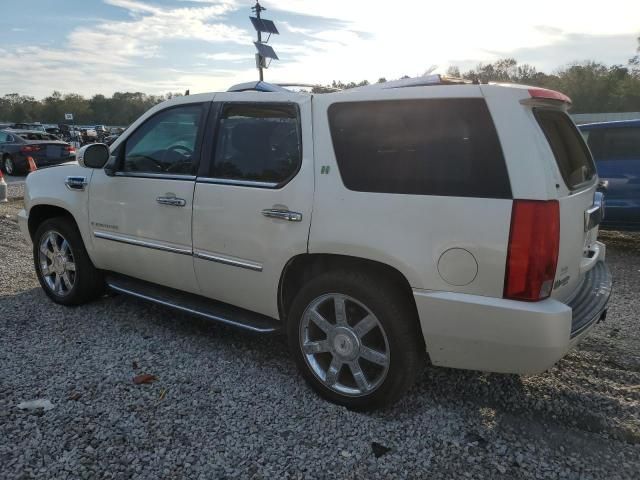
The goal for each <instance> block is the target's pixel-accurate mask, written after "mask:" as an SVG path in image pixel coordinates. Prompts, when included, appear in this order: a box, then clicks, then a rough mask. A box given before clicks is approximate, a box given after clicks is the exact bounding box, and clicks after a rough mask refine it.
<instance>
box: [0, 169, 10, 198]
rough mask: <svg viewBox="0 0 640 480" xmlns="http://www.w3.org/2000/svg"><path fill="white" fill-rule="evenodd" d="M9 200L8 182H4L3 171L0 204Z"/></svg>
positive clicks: (0, 182)
mask: <svg viewBox="0 0 640 480" xmlns="http://www.w3.org/2000/svg"><path fill="white" fill-rule="evenodd" d="M8 201H9V199H8V198H7V182H5V181H4V175H3V174H2V170H0V203H3V202H8Z"/></svg>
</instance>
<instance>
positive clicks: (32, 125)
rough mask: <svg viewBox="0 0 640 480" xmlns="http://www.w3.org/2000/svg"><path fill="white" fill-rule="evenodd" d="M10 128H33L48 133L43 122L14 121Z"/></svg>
mask: <svg viewBox="0 0 640 480" xmlns="http://www.w3.org/2000/svg"><path fill="white" fill-rule="evenodd" d="M10 128H11V129H13V130H31V131H35V132H43V133H46V130H45V129H44V125H42V124H41V123H14V124H13V125H11V127H10Z"/></svg>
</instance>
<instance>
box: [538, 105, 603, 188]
mask: <svg viewBox="0 0 640 480" xmlns="http://www.w3.org/2000/svg"><path fill="white" fill-rule="evenodd" d="M534 115H535V117H536V119H537V120H538V124H539V125H540V128H542V131H543V132H544V135H545V137H547V141H548V142H549V146H550V147H551V150H552V151H553V155H554V157H555V159H556V163H557V164H558V169H559V170H560V173H561V175H562V178H563V179H564V182H565V183H566V185H567V187H568V188H569V189H570V190H574V189H575V188H577V187H579V186H581V185H584V184H586V183H589V182H590V181H591V180H593V178H594V176H595V174H596V167H595V165H594V163H593V159H592V158H591V154H590V153H589V149H588V148H587V145H586V143H585V142H584V139H583V137H582V135H581V134H580V132H579V131H578V129H577V128H576V126H575V124H574V123H573V121H572V120H571V118H569V115H567V114H566V113H564V112H562V111H560V110H547V109H540V108H537V109H534Z"/></svg>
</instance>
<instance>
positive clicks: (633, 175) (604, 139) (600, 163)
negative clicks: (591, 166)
mask: <svg viewBox="0 0 640 480" xmlns="http://www.w3.org/2000/svg"><path fill="white" fill-rule="evenodd" d="M578 128H580V131H581V132H582V135H583V136H584V138H585V140H586V142H587V145H589V149H590V150H591V153H592V154H593V159H594V160H595V161H596V168H597V169H598V175H599V176H600V178H601V179H602V180H607V181H608V182H609V188H608V189H607V192H606V193H605V205H606V207H605V218H604V222H603V223H602V226H603V227H607V228H612V229H617V230H640V119H638V120H621V121H615V122H601V123H589V124H586V125H579V126H578Z"/></svg>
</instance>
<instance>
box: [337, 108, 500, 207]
mask: <svg viewBox="0 0 640 480" xmlns="http://www.w3.org/2000/svg"><path fill="white" fill-rule="evenodd" d="M329 126H330V129H331V137H332V140H333V148H334V151H335V155H336V159H337V162H338V167H339V169H340V174H341V176H342V180H343V182H344V184H345V186H346V187H347V188H348V189H350V190H355V191H360V192H380V193H401V194H414V195H442V196H459V197H486V198H511V185H510V183H509V176H508V174H507V169H506V166H505V161H504V157H503V155H502V149H501V147H500V143H499V141H498V136H497V134H496V130H495V127H494V125H493V121H492V119H491V116H490V114H489V110H488V108H487V105H486V102H485V101H484V100H483V99H478V98H455V99H423V100H383V101H371V102H346V103H335V104H333V105H331V106H330V107H329Z"/></svg>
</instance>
